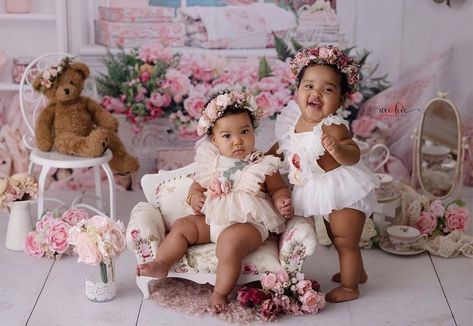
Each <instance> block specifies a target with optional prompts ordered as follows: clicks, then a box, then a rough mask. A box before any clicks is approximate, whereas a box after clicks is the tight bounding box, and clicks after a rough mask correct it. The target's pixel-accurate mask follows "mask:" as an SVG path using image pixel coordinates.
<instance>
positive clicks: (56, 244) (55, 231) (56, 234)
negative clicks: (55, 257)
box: [48, 222, 70, 254]
mask: <svg viewBox="0 0 473 326" xmlns="http://www.w3.org/2000/svg"><path fill="white" fill-rule="evenodd" d="M69 228H70V226H69V225H68V224H67V223H65V222H59V223H57V224H56V225H54V226H53V227H52V228H51V229H49V233H48V243H49V250H51V251H52V252H57V253H58V254H62V253H64V252H65V251H66V250H67V248H69V242H68V239H69Z"/></svg>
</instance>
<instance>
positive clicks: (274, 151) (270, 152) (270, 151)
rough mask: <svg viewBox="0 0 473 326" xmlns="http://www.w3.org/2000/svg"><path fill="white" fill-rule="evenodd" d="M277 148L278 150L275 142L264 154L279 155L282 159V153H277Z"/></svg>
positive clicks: (277, 144)
mask: <svg viewBox="0 0 473 326" xmlns="http://www.w3.org/2000/svg"><path fill="white" fill-rule="evenodd" d="M278 150H279V143H275V144H274V145H273V146H271V148H270V149H269V150H268V151H267V152H266V153H265V154H264V155H273V156H276V157H279V158H280V159H281V160H282V159H283V155H282V153H278Z"/></svg>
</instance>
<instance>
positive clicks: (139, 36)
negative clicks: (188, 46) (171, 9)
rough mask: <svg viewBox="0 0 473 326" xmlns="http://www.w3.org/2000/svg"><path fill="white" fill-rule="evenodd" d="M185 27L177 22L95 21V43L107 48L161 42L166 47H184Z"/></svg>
mask: <svg viewBox="0 0 473 326" xmlns="http://www.w3.org/2000/svg"><path fill="white" fill-rule="evenodd" d="M185 37H186V33H185V26H184V23H179V22H174V23H173V22H165V23H164V22H160V23H156V22H153V23H146V22H144V23H122V22H110V21H106V20H97V21H95V43H97V44H102V45H105V46H107V47H118V46H121V47H135V46H142V45H145V44H149V43H152V42H156V41H157V42H161V43H164V44H166V45H167V46H184V43H185Z"/></svg>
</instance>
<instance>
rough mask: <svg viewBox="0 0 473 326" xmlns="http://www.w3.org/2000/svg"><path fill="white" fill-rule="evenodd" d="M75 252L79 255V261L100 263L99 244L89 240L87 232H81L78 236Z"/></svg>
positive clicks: (92, 263) (91, 263)
mask: <svg viewBox="0 0 473 326" xmlns="http://www.w3.org/2000/svg"><path fill="white" fill-rule="evenodd" d="M74 252H75V253H77V255H79V259H78V260H77V262H79V263H80V262H83V263H86V264H90V265H98V263H100V253H99V250H98V248H97V245H96V244H95V243H93V242H91V241H90V240H89V235H88V234H87V233H80V234H78V237H77V244H76V247H75V248H74Z"/></svg>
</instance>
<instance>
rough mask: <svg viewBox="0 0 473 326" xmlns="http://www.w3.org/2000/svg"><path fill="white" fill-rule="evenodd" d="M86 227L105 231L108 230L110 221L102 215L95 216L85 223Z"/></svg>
mask: <svg viewBox="0 0 473 326" xmlns="http://www.w3.org/2000/svg"><path fill="white" fill-rule="evenodd" d="M85 225H87V227H89V228H90V227H93V228H95V229H97V230H104V229H106V228H107V225H108V219H107V217H105V216H102V215H95V216H92V217H91V218H89V219H88V220H86V221H85Z"/></svg>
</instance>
